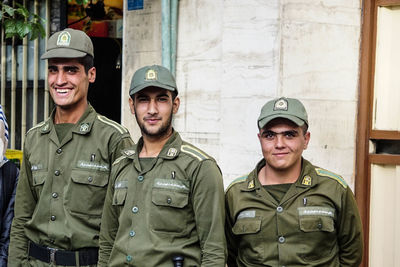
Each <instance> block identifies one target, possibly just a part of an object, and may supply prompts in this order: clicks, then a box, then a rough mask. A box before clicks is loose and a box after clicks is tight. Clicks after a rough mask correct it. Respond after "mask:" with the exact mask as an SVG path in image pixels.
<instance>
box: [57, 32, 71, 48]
mask: <svg viewBox="0 0 400 267" xmlns="http://www.w3.org/2000/svg"><path fill="white" fill-rule="evenodd" d="M70 42H71V34H69V32H66V31H64V32H62V33H60V34H59V35H58V38H57V45H60V46H69V44H70Z"/></svg>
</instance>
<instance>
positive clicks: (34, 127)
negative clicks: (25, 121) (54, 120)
mask: <svg viewBox="0 0 400 267" xmlns="http://www.w3.org/2000/svg"><path fill="white" fill-rule="evenodd" d="M45 123H46V121H42V122H41V123H39V124H36V125H35V126H33V127H32V128H30V129H29V130H28V131H27V132H26V133H27V134H28V133H29V132H31V131H33V130H35V129H37V128H40V127H42V126H43V125H44V124H45Z"/></svg>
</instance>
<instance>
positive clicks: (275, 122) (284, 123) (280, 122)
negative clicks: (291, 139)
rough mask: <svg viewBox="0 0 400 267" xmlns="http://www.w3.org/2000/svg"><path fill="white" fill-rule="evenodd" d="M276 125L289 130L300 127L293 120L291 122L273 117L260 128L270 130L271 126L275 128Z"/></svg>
mask: <svg viewBox="0 0 400 267" xmlns="http://www.w3.org/2000/svg"><path fill="white" fill-rule="evenodd" d="M277 127H279V128H286V129H289V130H297V129H298V128H300V127H299V126H298V125H297V124H295V123H294V122H292V121H291V120H289V119H285V118H276V119H273V120H271V121H270V122H268V123H267V124H266V125H265V126H264V128H263V129H262V130H263V131H267V130H271V129H272V128H277Z"/></svg>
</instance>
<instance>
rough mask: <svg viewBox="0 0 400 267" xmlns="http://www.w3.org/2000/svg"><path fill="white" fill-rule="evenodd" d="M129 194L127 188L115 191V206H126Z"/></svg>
mask: <svg viewBox="0 0 400 267" xmlns="http://www.w3.org/2000/svg"><path fill="white" fill-rule="evenodd" d="M127 192H128V189H127V188H118V189H115V191H114V195H113V202H112V204H113V205H114V206H119V205H124V203H125V199H126V194H127Z"/></svg>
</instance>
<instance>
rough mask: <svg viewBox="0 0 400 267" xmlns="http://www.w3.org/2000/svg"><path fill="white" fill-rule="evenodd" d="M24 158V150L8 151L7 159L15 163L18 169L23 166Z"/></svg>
mask: <svg viewBox="0 0 400 267" xmlns="http://www.w3.org/2000/svg"><path fill="white" fill-rule="evenodd" d="M22 156H23V153H22V150H17V149H7V150H6V158H8V159H9V160H10V161H12V162H14V163H15V165H17V167H18V168H20V167H21V165H22Z"/></svg>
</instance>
